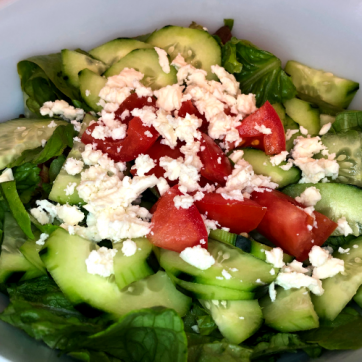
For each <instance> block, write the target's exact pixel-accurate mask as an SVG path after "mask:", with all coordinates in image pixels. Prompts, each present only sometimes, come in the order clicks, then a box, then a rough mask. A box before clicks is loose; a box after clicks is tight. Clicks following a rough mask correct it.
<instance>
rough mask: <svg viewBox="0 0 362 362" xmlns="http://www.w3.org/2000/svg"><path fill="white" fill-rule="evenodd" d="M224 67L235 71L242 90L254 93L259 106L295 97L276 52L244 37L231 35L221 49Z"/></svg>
mask: <svg viewBox="0 0 362 362" xmlns="http://www.w3.org/2000/svg"><path fill="white" fill-rule="evenodd" d="M223 66H224V67H225V69H226V70H227V71H228V72H230V73H234V75H235V78H236V79H237V81H238V82H240V89H241V91H242V93H245V94H248V93H254V94H255V95H256V104H257V106H258V107H260V106H261V105H263V104H264V103H265V102H266V101H269V102H270V103H277V102H284V101H286V100H288V99H291V98H293V97H295V96H296V94H297V91H296V88H295V86H294V84H293V82H292V80H291V78H290V77H289V76H288V75H287V74H286V73H285V72H284V71H283V70H282V67H281V61H280V59H278V58H277V57H276V56H275V55H273V54H271V53H269V52H267V51H265V50H261V49H258V48H257V47H256V46H254V45H253V44H252V43H250V42H249V41H246V40H238V39H236V38H232V39H231V40H230V41H229V42H228V43H226V44H225V46H224V48H223Z"/></svg>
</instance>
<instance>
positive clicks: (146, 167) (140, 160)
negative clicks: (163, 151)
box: [132, 154, 156, 177]
mask: <svg viewBox="0 0 362 362" xmlns="http://www.w3.org/2000/svg"><path fill="white" fill-rule="evenodd" d="M155 166H156V164H155V162H154V161H153V159H152V158H151V157H150V156H149V155H143V154H141V155H139V156H138V157H137V158H136V160H135V165H134V166H132V169H133V170H137V175H138V176H141V177H143V176H145V174H146V173H147V172H148V171H150V170H152V169H153V168H154V167H155Z"/></svg>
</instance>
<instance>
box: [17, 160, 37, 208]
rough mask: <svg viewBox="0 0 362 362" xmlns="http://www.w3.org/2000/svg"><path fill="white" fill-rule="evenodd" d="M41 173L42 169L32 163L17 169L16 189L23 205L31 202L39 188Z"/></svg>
mask: <svg viewBox="0 0 362 362" xmlns="http://www.w3.org/2000/svg"><path fill="white" fill-rule="evenodd" d="M39 173H40V168H39V167H38V166H37V165H34V164H32V163H30V162H27V163H24V164H23V165H21V166H20V167H16V168H15V170H14V179H15V181H16V189H17V190H18V193H19V197H20V200H21V201H22V203H23V204H27V203H28V202H29V201H30V200H31V197H32V196H33V194H34V192H35V191H36V189H37V187H38V186H39V184H40V182H41V178H40V176H39Z"/></svg>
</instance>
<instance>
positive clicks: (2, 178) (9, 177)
mask: <svg viewBox="0 0 362 362" xmlns="http://www.w3.org/2000/svg"><path fill="white" fill-rule="evenodd" d="M8 181H14V175H13V171H12V169H11V168H6V169H5V170H4V171H3V172H2V174H1V175H0V183H3V182H8Z"/></svg>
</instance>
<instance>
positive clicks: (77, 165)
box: [64, 157, 84, 176]
mask: <svg viewBox="0 0 362 362" xmlns="http://www.w3.org/2000/svg"><path fill="white" fill-rule="evenodd" d="M83 167H84V163H83V161H81V160H77V159H75V158H73V157H68V158H67V160H66V161H65V164H64V170H65V171H66V172H67V174H69V175H72V176H74V175H77V174H78V173H81V172H82V170H83Z"/></svg>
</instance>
